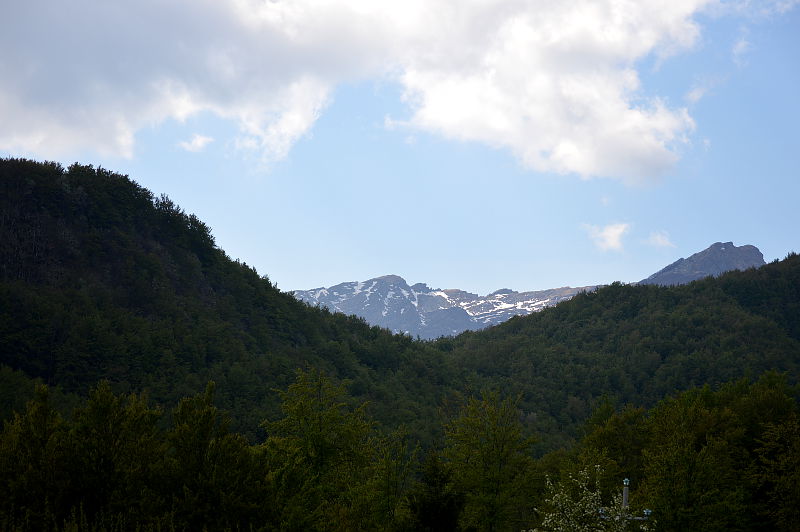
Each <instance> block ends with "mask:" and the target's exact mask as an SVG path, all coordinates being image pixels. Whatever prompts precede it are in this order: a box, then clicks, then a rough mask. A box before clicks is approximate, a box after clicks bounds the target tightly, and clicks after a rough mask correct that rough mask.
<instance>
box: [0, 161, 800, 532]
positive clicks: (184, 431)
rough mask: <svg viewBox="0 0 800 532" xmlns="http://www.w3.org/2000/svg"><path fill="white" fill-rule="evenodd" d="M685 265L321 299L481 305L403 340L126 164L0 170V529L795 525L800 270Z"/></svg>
mask: <svg viewBox="0 0 800 532" xmlns="http://www.w3.org/2000/svg"><path fill="white" fill-rule="evenodd" d="M721 248H727V249H721ZM731 248H735V249H740V250H741V249H743V248H747V249H745V251H746V252H748V253H750V254H751V255H752V254H753V253H752V249H750V248H752V246H742V247H741V248H736V247H735V246H733V244H732V243H717V244H714V245H713V246H711V248H709V249H708V250H705V251H704V252H701V253H705V252H708V253H709V256H710V254H712V253H724V252H726V251H728V252H730V251H731V250H732V249H731ZM753 249H755V248H753ZM756 251H757V250H756ZM758 255H759V256H760V253H758ZM691 259H692V257H690V258H688V259H681V260H680V261H678V262H676V263H675V264H673V265H670V266H668V267H667V268H665V269H664V270H662V271H661V272H658V273H656V274H654V276H652V277H651V278H648V279H645V280H643V281H642V282H640V283H637V284H622V283H619V282H615V283H612V284H610V285H608V286H602V287H597V288H595V289H591V290H588V289H587V290H581V289H576V290H577V291H576V292H574V293H569V294H566V293H563V292H562V293H560V294H559V293H554V294H552V295H550V296H548V297H549V298H550V299H549V300H550V301H552V302H556V301H554V299H556V298H559V297H560V298H561V299H562V300H560V301H558V302H557V304H555V305H552V306H551V305H550V304H542V305H538V306H537V305H535V304H532V305H531V306H530V307H529V308H527V309H526V312H524V313H522V312H520V313H516V312H513V311H510V309H511V308H518V307H515V306H514V305H512V303H511V299H512V297H518V296H521V294H524V293H520V294H517V293H514V292H512V291H499V292H495V293H494V294H493V296H494V298H495V299H494V300H492V301H495V302H497V301H500V302H503V301H505V302H507V304H509V305H512V306H511V307H503V305H496V304H495V303H492V302H491V301H490V299H491V298H486V301H484V303H482V304H483V305H486V306H485V307H480V305H479V306H477V307H475V309H477V310H474V314H470V311H469V310H468V309H469V308H471V307H469V305H470V304H472V303H470V300H469V297H471V295H465V294H466V293H460V292H455V291H448V290H433V289H430V288H428V287H426V286H424V285H413V286H408V285H407V284H406V283H405V281H404V280H402V279H401V278H399V277H398V278H376V279H373V280H372V281H374V284H373V283H372V282H370V283H349V284H345V285H341V286H340V288H339V289H337V290H336V291H334V290H333V289H332V288H327V289H324V290H327V295H328V296H331V295H336V296H337V297H338V296H342V295H344V291H345V290H349V293H350V294H354V297H356V296H362V297H364V298H366V296H365V294H366V293H369V294H378V293H379V292H378V289H379V288H380V289H381V290H383V288H382V287H380V286H379V284H380V283H381V282H382V283H386V285H387V286H388V287H393V288H391V290H392V291H393V293H394V295H398V294H402V295H403V297H404V298H406V302H405V303H403V305H406V306H405V307H399V308H406V309H407V310H405V311H402V312H400V310H397V312H396V314H399V315H402V316H405V315H406V314H409V315H411V307H408V306H407V304H411V303H407V301H410V300H411V299H413V298H416V299H415V301H416V303H417V304H416V305H413V304H411V306H412V307H414V308H415V309H419V308H420V307H424V308H427V307H425V306H426V305H429V306H430V308H433V309H434V310H438V311H447V310H448V308H453V309H456V308H457V309H459V310H460V311H463V313H466V314H467V315H468V316H470V317H472V318H474V317H475V316H480V315H483V316H488V315H489V314H491V312H495V311H496V312H495V314H493V315H496V316H498V318H497V324H496V325H494V322H491V321H484V322H483V323H482V324H481V327H466V329H480V330H464V331H463V332H460V334H457V335H455V336H450V335H442V334H439V332H441V331H442V330H447V329H446V327H445V328H443V329H440V330H437V332H436V334H435V335H433V338H435V339H430V340H421V339H415V338H414V337H412V335H410V334H394V333H392V332H391V331H390V330H388V328H387V327H386V326H377V325H375V324H372V323H371V322H372V321H373V320H372V319H370V318H368V317H358V316H354V315H352V314H354V313H355V311H354V310H350V309H349V308H346V307H344V306H342V308H335V305H333V304H332V303H330V302H328V303H325V302H323V301H322V300H321V299H320V300H319V301H316V302H314V301H311V302H305V301H308V300H307V299H306V298H303V297H301V299H304V301H300V300H298V299H297V298H296V297H295V296H293V295H292V294H289V293H285V292H281V291H280V290H278V289H277V288H276V286H275V285H274V284H273V283H272V282H271V281H270V279H269V277H268V273H269V272H257V271H256V270H255V269H254V268H252V267H251V266H248V265H247V264H244V263H242V262H240V261H238V260H233V259H232V258H231V257H229V256H228V255H227V254H226V253H225V251H224V250H222V249H220V248H219V247H218V246H217V245H216V243H215V240H214V237H213V234H212V232H211V229H210V228H209V227H208V226H207V225H206V224H205V223H204V222H203V221H201V220H200V219H198V218H197V217H196V216H194V215H192V214H187V213H186V211H184V210H183V208H181V207H180V206H178V205H177V204H176V203H175V202H174V201H173V200H172V199H170V198H168V197H166V196H164V195H161V196H157V195H156V194H154V193H153V192H151V191H149V190H147V189H145V188H143V187H141V186H140V185H138V184H137V183H136V182H135V181H133V180H132V179H131V178H129V177H127V176H123V175H120V174H117V173H114V172H112V171H109V170H105V169H101V168H94V167H92V166H88V165H81V164H77V163H76V164H74V165H72V166H70V167H69V168H63V167H62V166H60V165H59V164H56V163H47V162H36V161H30V160H25V159H11V158H9V159H2V160H0V415H1V416H2V419H3V420H4V427H3V432H2V434H0V529H3V530H84V529H85V530H202V529H206V530H242V529H252V530H301V529H304V530H512V529H516V530H520V529H533V528H535V527H538V528H540V529H550V530H556V529H559V528H558V527H559V526H561V527H562V528H561V529H564V528H563V527H564V526H568V525H564V523H573V525H570V526H578V525H576V524H575V523H578V524H579V525H580V526H581V527H586V529H592V530H619V529H620V528H614V526H618V525H619V523H624V524H625V525H624V526H625V527H628V528H625V529H637V528H638V529H643V530H644V529H653V528H655V529H660V530H675V531H678V530H763V529H770V530H795V529H796V524H797V523H798V522H800V513H798V512H800V510H799V509H798V508H797V505H796V497H795V495H796V490H797V486H798V485H800V459H799V458H798V457H800V453H799V452H798V448H800V447H799V446H800V421H799V420H798V413H799V412H798V402H797V401H798V396H799V395H800V393H799V392H798V387H797V385H798V382H797V376H798V375H799V374H800V372H799V371H798V370H800V367H798V366H800V257H798V256H797V255H796V254H794V253H793V252H791V251H790V250H787V256H786V258H785V259H783V260H780V261H774V262H772V263H769V264H764V265H761V266H760V267H755V266H758V264H743V265H741V266H734V267H733V268H729V267H727V266H726V267H724V268H722V271H707V270H699V269H698V268H696V265H695V263H694V262H693V261H692V260H691ZM762 262H763V258H762ZM724 270H732V271H727V272H725V271H724ZM698 271H699V272H700V274H701V275H700V278H696V280H690V281H691V282H685V283H684V282H679V281H678V280H679V279H683V278H681V277H680V276H681V275H691V274H693V273H697V272H698ZM659 275H660V276H661V277H659ZM401 281H402V284H401ZM648 281H649V282H648ZM321 290H322V289H319V290H318V292H319V294H320V298H321V296H322V292H321ZM404 290H405V291H406V292H408V295H406V294H404V292H403V291H404ZM334 292H339V293H338V294H335V293H334ZM439 292H441V294H439ZM380 293H381V294H383V295H382V297H381V298H378V300H379V301H390V300H391V298H388V297H387V294H388V289H387V291H386V292H380ZM442 294H443V295H442ZM515 294H516V295H515ZM295 295H298V294H295ZM490 296H492V294H490ZM398 297H399V296H398ZM426 297H427V298H428V299H426ZM409 298H410V299H409ZM437 298H439V299H437ZM351 299H352V298H351ZM367 299H370V300H372V296H370V297H369V298H367ZM444 300H447V301H451V302H452V301H456V302H457V304H456V305H454V306H453V307H448V308H438V309H436V306H437V305H439V306H441V305H442V304H443V303H442V301H444ZM341 301H342V302H343V301H345V299H342V300H341ZM398 301H400V299H398ZM311 303H314V304H311ZM317 303H319V306H317ZM337 304H338V303H337ZM342 305H343V303H342ZM386 305H388V303H387V304H386ZM386 305H384V306H383V307H380V306H378V307H376V308H375V313H376V314H377V315H382V313H383V310H386V309H387V308H388V307H387V306H386ZM324 306H328V307H329V308H330V310H326V309H325V308H322V307H324ZM489 307H491V308H492V309H494V310H491V309H490V308H489ZM481 308H486V309H489V310H486V311H483V310H480V309H481ZM519 308H521V307H519ZM336 310H340V311H341V312H335V311H336ZM528 310H537V311H536V312H528ZM332 311H334V312H332ZM490 311H491V312H490ZM501 311H505V314H503V312H501ZM392 312H393V311H392ZM432 312H433V311H432ZM449 312H451V313H452V312H453V311H449ZM481 312H483V314H481ZM487 312H488V313H489V314H487ZM389 314H390V312H389V311H388V310H387V314H386V315H387V316H388V315H389ZM511 314H519V315H511ZM462 316H463V314H462ZM415 319H417V318H415ZM426 319H427V318H426ZM431 319H432V318H431ZM418 321H419V320H418ZM487 325H493V326H489V327H486V326H487ZM484 327H485V328H484ZM397 330H401V331H405V329H403V328H402V327H400V328H397ZM419 336H422V335H419ZM426 338H427V336H426ZM622 478H628V479H630V484H631V487H630V501H631V505H630V507H624V506H623V505H622V504H621V503H620V501H619V498H618V497H617V495H618V494H619V493H620V490H621V484H620V482H621V479H622ZM586 501H594V502H590V503H587V502H586ZM586 504H589V506H588V508H589V510H588V511H587V506H586ZM599 504H602V507H603V508H605V509H606V510H604V511H605V512H607V515H611V516H617V517H619V519H601V518H600V517H599V515H600V514H599V511H598V510H597V505H599ZM582 505H583V506H582ZM644 509H647V510H649V511H651V513H650V514H649V515H650V517H649V518H648V520H646V521H645V520H632V519H633V517H640V516H642V515H644V514H642V511H643V510H644ZM571 519H574V520H573V521H570V520H571ZM615 523H616V525H615ZM643 527H644V528H643ZM573 529H577V528H573Z"/></svg>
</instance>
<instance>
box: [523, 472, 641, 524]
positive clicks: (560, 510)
mask: <svg viewBox="0 0 800 532" xmlns="http://www.w3.org/2000/svg"><path fill="white" fill-rule="evenodd" d="M592 473H594V475H592ZM601 475H602V470H601V468H600V466H599V465H598V466H595V467H594V471H593V472H592V471H591V469H590V468H589V467H586V468H584V469H582V470H580V471H579V472H578V474H577V475H572V474H570V475H569V476H568V477H567V478H566V479H565V480H563V481H561V482H559V483H558V484H554V483H553V482H552V481H551V480H550V478H548V479H547V491H548V494H549V497H548V498H547V499H546V500H545V502H546V504H547V507H546V510H545V511H544V512H543V513H544V518H543V520H542V524H541V528H537V529H533V530H531V531H529V532H543V531H552V532H595V531H603V532H605V531H608V532H628V531H636V530H641V531H650V530H654V525H655V523H654V522H653V521H652V520H649V519H648V520H641V518H638V517H635V516H634V515H633V514H632V513H631V511H630V508H624V507H623V505H622V493H618V494H616V495H615V496H614V497H613V498H612V500H611V504H610V505H605V506H604V505H603V497H602V494H601V492H600V488H599V487H598V481H597V480H598V479H599V478H600V476H601Z"/></svg>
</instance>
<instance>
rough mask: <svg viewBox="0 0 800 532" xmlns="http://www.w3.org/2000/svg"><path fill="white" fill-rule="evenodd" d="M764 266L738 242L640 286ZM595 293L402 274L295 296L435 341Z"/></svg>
mask: <svg viewBox="0 0 800 532" xmlns="http://www.w3.org/2000/svg"><path fill="white" fill-rule="evenodd" d="M763 264H764V256H763V255H762V254H761V252H760V251H759V250H758V248H757V247H755V246H750V245H747V246H740V247H736V246H734V245H733V243H732V242H724V243H723V242H717V243H716V244H712V245H711V246H710V247H709V248H708V249H705V250H703V251H701V252H699V253H695V254H694V255H692V256H691V257H689V258H688V259H679V260H678V261H676V262H674V263H672V264H670V265H669V266H667V267H666V268H664V269H662V270H660V271H658V272H657V273H654V274H653V275H651V276H650V277H648V278H647V279H644V280H643V281H640V283H639V284H659V285H677V284H685V283H689V282H691V281H694V280H696V279H702V278H704V277H708V276H717V275H720V274H722V273H725V272H727V271H730V270H745V269H747V268H751V267H754V266H762V265H763ZM595 288H597V287H596V286H583V287H578V288H571V287H569V286H565V287H562V288H552V289H550V290H538V291H533V292H515V291H514V290H510V289H508V288H502V289H500V290H496V291H494V292H492V293H491V294H488V295H485V296H479V295H477V294H472V293H470V292H465V291H464V290H458V289H444V290H443V289H440V288H430V287H429V286H428V285H427V284H425V283H417V284H415V285H412V286H409V285H408V283H407V282H406V281H405V279H403V278H402V277H400V276H399V275H384V276H381V277H375V278H374V279H369V280H367V281H352V282H347V283H340V284H337V285H336V286H331V287H329V288H315V289H313V290H296V291H294V292H293V294H294V296H295V297H296V298H297V299H299V300H301V301H305V302H306V303H309V304H311V305H316V306H320V307H327V308H328V309H329V310H331V311H332V312H342V313H344V314H355V315H357V316H360V317H362V318H364V319H365V320H366V321H367V322H368V323H370V324H371V325H378V326H380V327H384V328H386V329H389V330H391V331H393V332H396V333H406V334H410V335H411V336H419V337H420V338H423V339H427V340H430V339H434V338H438V337H440V336H450V335H457V334H459V333H461V332H463V331H467V330H478V329H483V328H484V327H489V326H491V325H497V324H499V323H502V322H504V321H506V320H507V319H509V318H511V317H512V316H519V315H526V314H530V313H532V312H536V311H539V310H542V309H543V308H546V307H551V306H553V305H555V304H556V303H559V302H560V301H564V300H566V299H570V298H571V297H573V296H574V295H576V294H578V293H579V292H582V291H591V290H594V289H595Z"/></svg>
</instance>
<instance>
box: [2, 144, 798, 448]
mask: <svg viewBox="0 0 800 532" xmlns="http://www.w3.org/2000/svg"><path fill="white" fill-rule="evenodd" d="M309 365H311V366H315V367H318V368H320V369H322V370H324V371H325V372H326V373H328V374H330V375H332V376H333V377H335V378H337V379H345V380H347V381H348V382H349V390H350V393H351V394H352V395H353V396H354V398H355V400H356V401H359V402H360V401H365V400H366V401H369V407H368V408H369V409H370V412H371V414H372V415H373V416H374V418H375V419H377V420H378V421H379V422H381V423H382V424H383V425H385V426H387V427H397V426H399V425H401V424H404V425H406V426H407V427H409V428H410V430H411V432H412V434H414V435H415V436H416V437H418V438H421V439H423V440H424V441H426V442H428V443H430V442H432V441H433V440H434V439H435V438H436V437H437V434H438V433H437V431H438V430H439V427H440V426H441V420H442V415H444V416H445V417H446V416H447V415H449V413H451V412H452V408H453V405H454V404H459V403H462V402H463V400H464V398H465V397H467V396H472V395H476V394H479V393H480V392H481V391H482V390H486V389H497V390H499V391H501V393H502V394H503V395H504V396H508V395H517V394H519V395H520V396H521V403H520V407H521V409H522V410H523V412H522V413H521V415H522V416H523V419H524V420H525V422H526V427H527V430H529V431H531V432H532V433H537V434H538V435H539V444H538V452H544V451H547V450H551V449H555V448H558V447H561V446H567V445H569V444H570V442H571V441H572V440H573V439H574V438H575V437H576V436H577V435H578V434H579V433H580V430H581V427H582V426H583V424H584V422H585V420H586V419H587V418H588V416H589V415H590V414H591V412H592V411H593V409H594V408H595V407H596V406H597V405H598V404H599V403H600V402H601V401H602V398H603V397H605V398H610V399H611V400H612V401H616V402H617V403H618V404H620V403H626V402H630V403H633V404H638V405H652V404H655V403H656V402H657V401H658V400H660V399H661V398H662V397H664V396H665V395H668V394H672V393H674V392H676V391H677V390H682V389H686V388H687V387H690V386H692V385H700V384H706V383H709V384H712V385H716V384H718V383H722V382H726V381H730V380H734V379H736V378H739V377H743V376H744V377H751V378H755V377H757V376H758V375H760V374H761V373H763V372H764V371H766V370H770V369H775V370H778V371H783V372H788V373H789V377H790V379H791V380H792V381H793V382H794V381H796V378H797V375H798V374H800V371H798V370H800V258H798V257H797V256H796V255H790V256H789V257H787V259H786V260H784V261H781V262H776V263H773V264H768V265H766V266H764V267H762V268H760V269H757V270H748V271H743V272H731V273H728V274H725V275H722V276H720V277H718V278H710V279H705V280H702V281H697V282H694V283H691V284H689V285H685V286H677V287H659V286H644V285H642V286H623V285H620V284H614V285H611V286H608V287H604V288H601V289H599V290H597V291H595V292H591V293H586V294H582V295H579V296H577V297H575V298H573V299H571V300H569V301H566V302H562V303H560V304H559V305H557V306H556V307H553V308H550V309H545V310H543V311H542V312H540V313H536V314H533V315H530V316H525V317H515V318H512V319H510V320H509V321H507V322H505V323H504V324H502V325H500V326H497V327H492V328H489V329H486V330H483V331H479V332H468V333H464V334H462V335H460V336H458V337H456V338H445V339H442V340H439V341H436V342H418V341H413V340H412V339H410V338H409V337H407V336H399V335H392V334H390V333H389V332H388V331H386V330H383V329H380V328H378V327H370V326H369V325H367V324H366V323H365V322H364V321H363V320H360V319H357V318H354V317H347V316H345V315H343V314H338V313H330V312H327V311H325V310H321V309H317V308H314V307H310V306H308V305H305V304H303V303H301V302H298V301H297V300H295V299H294V298H293V297H292V296H291V295H289V294H285V293H282V292H280V291H279V290H277V289H276V288H275V287H274V286H273V285H272V284H271V283H270V282H269V280H268V279H267V278H266V277H261V276H259V274H258V273H257V272H256V271H255V270H254V269H253V268H251V267H249V266H247V265H246V264H242V263H239V262H237V261H233V260H231V259H230V258H229V257H227V256H226V255H225V253H224V252H223V251H222V250H220V249H219V248H217V247H216V246H215V244H214V240H213V237H212V236H211V233H210V231H209V229H208V228H207V227H206V226H205V224H203V223H202V222H201V221H200V220H198V219H197V218H196V217H194V216H192V215H187V214H186V213H184V212H183V211H182V210H181V209H180V208H178V207H177V206H176V205H175V204H174V203H173V202H172V201H171V200H169V199H168V198H166V197H163V196H162V197H156V196H154V195H153V194H152V193H151V192H150V191H148V190H146V189H143V188H142V187H140V186H139V185H137V184H136V183H134V182H133V181H131V180H130V179H128V178H127V177H125V176H120V175H118V174H114V173H113V172H109V171H107V170H103V169H94V168H92V167H89V166H82V165H77V164H76V165H73V166H71V167H70V168H69V169H66V170H65V169H63V168H61V167H60V166H59V165H56V164H49V163H36V162H32V161H25V160H17V159H6V160H0V384H2V386H0V389H2V390H3V394H2V396H0V400H3V401H5V402H6V404H5V406H4V409H5V410H4V411H5V412H8V409H9V408H10V407H9V404H10V403H9V401H11V400H13V399H14V397H22V396H24V394H26V393H27V394H28V396H30V393H31V391H30V390H29V391H25V389H26V387H27V388H30V387H29V386H28V385H27V384H26V383H27V382H28V381H26V378H27V379H30V378H38V379H41V380H43V381H45V382H47V383H50V384H53V385H57V386H58V387H59V388H60V389H61V390H63V391H64V392H66V393H77V394H85V393H86V392H87V391H88V389H89V387H90V386H91V385H94V384H95V383H96V382H97V380H99V379H109V380H110V381H111V382H112V385H113V386H114V388H115V389H116V390H117V391H121V392H127V391H136V390H147V391H148V392H149V394H150V397H151V398H152V399H153V400H155V401H156V402H157V403H159V404H175V403H177V401H178V399H180V398H181V397H184V396H190V395H194V394H196V393H198V392H199V391H201V390H202V389H203V388H204V386H205V383H206V382H207V381H208V380H210V379H213V380H214V381H215V382H216V383H217V390H218V393H217V401H218V403H219V406H221V407H223V408H225V409H227V410H228V411H229V412H230V413H231V417H232V421H233V424H232V429H233V430H236V431H239V432H242V433H245V434H247V435H248V436H249V437H250V438H251V439H259V438H260V437H262V436H263V432H261V431H260V429H259V428H258V427H259V425H260V423H261V422H262V421H263V420H264V419H265V418H274V417H275V415H276V414H277V409H278V402H279V398H278V395H277V394H276V393H275V391H274V389H275V388H285V387H286V386H287V385H288V383H290V382H292V380H293V378H294V374H295V373H294V372H295V369H296V368H298V367H305V366H309ZM2 366H5V369H4V368H3V367H2ZM9 368H10V369H9ZM11 370H14V371H11ZM20 372H21V373H20ZM9 398H11V399H9ZM18 403H19V401H17V402H16V403H15V404H18Z"/></svg>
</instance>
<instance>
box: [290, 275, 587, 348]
mask: <svg viewBox="0 0 800 532" xmlns="http://www.w3.org/2000/svg"><path fill="white" fill-rule="evenodd" d="M594 288H595V287H594V286H585V287H580V288H571V287H568V286H567V287H563V288H553V289H550V290H540V291H535V292H515V291H513V290H509V289H507V288H504V289H502V290H497V291H495V292H492V293H491V294H489V295H486V296H479V295H477V294H472V293H470V292H465V291H464V290H458V289H445V290H442V289H439V288H430V287H428V285H426V284H425V283H417V284H415V285H413V286H409V285H408V283H406V281H405V279H403V278H402V277H400V276H398V275H384V276H382V277H375V278H374V279H369V280H367V281H360V282H356V281H353V282H347V283H340V284H337V285H336V286H331V287H330V288H315V289H313V290H296V291H295V292H294V296H295V297H296V298H297V299H300V300H301V301H305V302H307V303H310V304H312V305H319V306H321V307H327V308H328V309H329V310H331V311H333V312H343V313H345V314H356V315H358V316H361V317H362V318H364V319H365V320H367V322H369V323H370V324H372V325H379V326H381V327H384V328H386V329H390V330H392V331H393V332H402V333H407V334H410V335H412V336H419V337H420V338H424V339H434V338H438V337H440V336H449V335H455V334H458V333H460V332H462V331H466V330H477V329H483V328H484V327H489V326H490V325H497V324H498V323H502V322H504V321H506V320H507V319H509V318H510V317H512V316H517V315H525V314H530V313H531V312H535V311H537V310H541V309H543V308H545V307H550V306H553V305H555V304H556V303H558V302H559V301H563V300H565V299H569V298H571V297H572V296H574V295H575V294H577V293H578V292H581V291H583V290H593V289H594Z"/></svg>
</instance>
